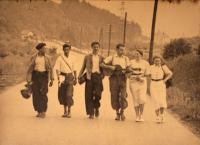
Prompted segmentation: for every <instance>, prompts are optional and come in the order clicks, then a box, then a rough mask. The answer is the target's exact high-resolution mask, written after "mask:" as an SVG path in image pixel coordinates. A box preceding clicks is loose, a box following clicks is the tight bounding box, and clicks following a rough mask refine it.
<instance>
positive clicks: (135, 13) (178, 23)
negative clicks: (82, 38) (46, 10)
mask: <svg viewBox="0 0 200 145" xmlns="http://www.w3.org/2000/svg"><path fill="white" fill-rule="evenodd" d="M87 1H88V2H90V3H91V4H92V5H94V6H97V7H99V8H103V9H107V10H109V11H110V12H112V13H114V14H116V15H119V16H120V15H121V12H120V8H121V0H111V1H110V2H108V1H106V0H87ZM153 5H154V2H153V1H152V0H126V1H125V10H126V11H127V12H128V19H129V20H133V21H135V22H137V23H139V25H140V26H141V28H142V32H143V34H144V35H146V36H149V35H150V31H151V23H152V14H153ZM158 30H159V31H162V32H165V33H167V34H168V35H169V36H170V37H171V38H175V37H181V36H185V37H186V36H187V37H188V36H196V35H200V2H199V3H198V4H193V3H190V2H188V1H185V2H182V3H181V4H169V3H167V2H159V5H158V13H157V23H156V31H158Z"/></svg>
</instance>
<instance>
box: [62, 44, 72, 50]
mask: <svg viewBox="0 0 200 145" xmlns="http://www.w3.org/2000/svg"><path fill="white" fill-rule="evenodd" d="M66 47H69V49H71V45H70V44H67V43H65V44H64V45H63V50H64V48H66Z"/></svg>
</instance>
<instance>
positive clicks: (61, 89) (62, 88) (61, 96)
mask: <svg viewBox="0 0 200 145" xmlns="http://www.w3.org/2000/svg"><path fill="white" fill-rule="evenodd" d="M65 87H66V85H65V84H64V83H61V84H60V86H59V87H58V101H59V103H60V104H61V105H64V96H65Z"/></svg>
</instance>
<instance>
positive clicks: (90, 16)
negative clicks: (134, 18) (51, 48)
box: [0, 0, 141, 47]
mask: <svg viewBox="0 0 200 145" xmlns="http://www.w3.org/2000/svg"><path fill="white" fill-rule="evenodd" d="M0 11H1V14H0V30H1V36H0V38H1V39H3V38H4V34H5V33H6V35H10V36H12V37H16V38H18V37H19V35H20V34H21V32H22V31H24V30H28V31H30V32H33V34H35V35H36V36H37V37H38V39H46V38H48V39H52V38H53V39H58V40H63V41H66V40H69V41H70V42H71V43H72V44H73V45H75V46H77V47H79V45H80V41H81V44H82V45H81V46H82V47H88V46H89V44H90V42H91V41H93V40H99V33H100V28H101V27H103V29H104V43H105V45H104V46H107V45H106V43H107V41H108V40H107V39H108V33H107V31H108V24H112V25H113V28H112V30H113V35H112V36H113V37H112V44H113V45H114V44H116V43H118V42H121V40H122V34H123V21H122V20H120V18H119V17H117V16H115V15H114V14H112V13H110V12H108V11H106V10H101V9H98V8H96V7H93V6H92V5H90V4H89V3H86V2H84V1H83V2H79V1H78V0H66V1H63V2H62V4H56V3H54V2H51V1H46V2H45V1H38V0H32V1H31V3H30V2H29V1H28V0H27V1H25V0H22V1H19V2H16V1H1V2H0ZM127 28H128V31H127V32H128V33H127V38H128V39H127V43H128V44H130V43H131V41H133V40H134V39H137V38H138V37H141V28H140V26H139V25H138V24H136V23H134V22H130V23H129V24H128V26H127ZM81 29H82V30H81ZM81 31H82V32H81ZM10 36H7V37H9V38H10ZM5 39H6V38H5ZM80 39H81V40H80Z"/></svg>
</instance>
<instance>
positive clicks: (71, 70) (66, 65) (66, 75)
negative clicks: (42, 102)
mask: <svg viewBox="0 0 200 145" xmlns="http://www.w3.org/2000/svg"><path fill="white" fill-rule="evenodd" d="M70 50H71V45H70V44H64V45H63V51H64V55H60V56H59V57H58V58H57V60H56V63H55V66H54V69H55V70H56V74H57V78H58V83H59V88H58V100H59V103H60V104H61V105H63V106H64V114H63V115H62V117H67V118H70V117H71V106H72V105H73V104H74V101H73V90H74V85H76V83H77V77H76V70H75V66H74V65H75V60H74V59H73V58H72V57H71V55H70Z"/></svg>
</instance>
